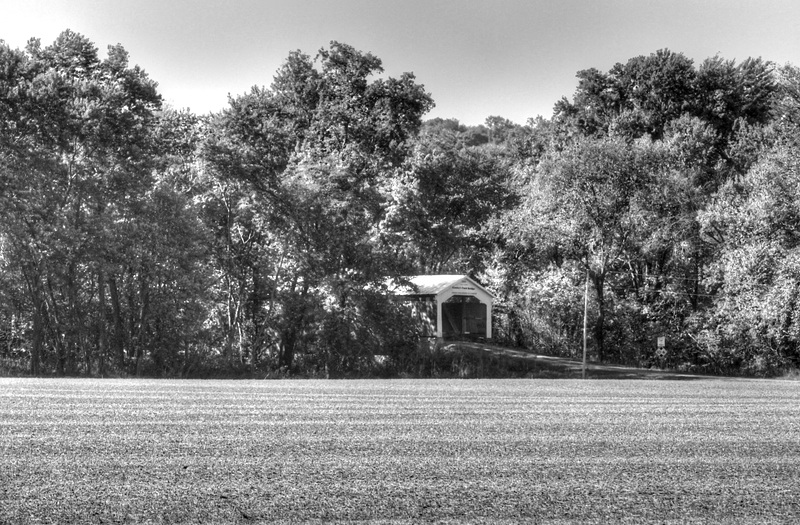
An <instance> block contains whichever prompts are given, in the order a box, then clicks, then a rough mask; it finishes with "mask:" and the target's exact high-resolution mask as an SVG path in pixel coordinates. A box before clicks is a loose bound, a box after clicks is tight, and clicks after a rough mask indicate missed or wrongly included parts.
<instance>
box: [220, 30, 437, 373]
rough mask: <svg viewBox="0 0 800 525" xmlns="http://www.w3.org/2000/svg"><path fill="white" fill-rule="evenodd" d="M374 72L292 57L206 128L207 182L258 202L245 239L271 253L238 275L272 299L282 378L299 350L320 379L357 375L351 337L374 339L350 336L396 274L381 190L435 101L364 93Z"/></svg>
mask: <svg viewBox="0 0 800 525" xmlns="http://www.w3.org/2000/svg"><path fill="white" fill-rule="evenodd" d="M381 71H382V65H381V61H380V60H379V59H378V58H377V57H375V56H373V55H371V54H369V53H361V52H359V51H357V50H355V49H354V48H352V47H351V46H348V45H345V44H341V43H338V42H332V43H331V46H330V48H329V49H323V50H320V52H319V53H318V55H317V57H316V60H313V61H312V60H311V58H310V57H309V56H308V55H305V54H303V53H300V52H295V53H292V54H290V56H289V58H288V59H287V61H286V63H285V64H284V65H283V66H282V67H281V68H280V69H279V71H278V73H277V74H276V76H275V79H274V81H273V84H272V86H271V88H270V89H269V90H267V89H253V90H252V91H251V92H250V93H249V94H247V95H244V96H241V97H238V98H235V99H232V100H231V102H230V107H229V108H228V109H226V110H225V111H224V112H223V113H222V114H221V115H219V116H218V117H217V118H216V119H215V121H214V122H213V123H212V130H211V134H210V139H209V140H208V141H207V142H206V145H205V159H206V162H207V164H208V166H209V168H210V169H211V170H213V173H214V176H215V177H216V178H217V179H218V180H219V181H221V182H222V183H223V184H226V185H227V184H229V181H243V182H245V183H246V184H247V186H248V187H249V188H251V189H252V190H254V191H255V192H256V193H255V199H253V200H251V201H249V204H248V206H253V207H255V208H256V209H255V211H253V212H252V213H251V212H247V213H248V214H249V215H250V216H252V217H258V220H257V221H254V222H253V224H252V225H253V229H252V230H251V233H252V234H254V235H256V237H254V238H256V239H263V240H265V241H267V240H268V245H265V244H263V243H261V244H260V246H261V247H262V248H261V249H260V250H259V252H260V255H259V257H256V258H248V259H247V260H237V261H236V264H235V266H239V265H240V264H246V265H249V266H250V271H249V272H241V270H240V271H239V274H240V275H244V274H252V275H254V276H255V275H256V274H255V273H253V272H254V271H256V270H257V274H258V275H259V278H260V279H262V286H263V289H265V290H270V292H269V297H270V299H269V304H270V305H271V306H270V311H271V312H272V313H271V314H270V316H269V317H268V319H269V321H268V324H269V326H270V329H271V330H272V331H273V333H274V335H275V342H274V346H275V347H276V348H277V354H278V358H277V365H278V366H280V367H284V368H287V369H288V368H291V367H292V366H293V364H294V360H295V356H296V355H297V354H298V352H299V351H301V350H303V351H312V352H313V355H315V356H316V357H315V359H317V361H316V362H317V364H318V365H319V366H321V367H327V369H328V370H329V371H331V370H332V369H348V368H357V367H359V366H361V365H360V364H359V363H361V357H359V358H355V357H353V356H351V357H352V358H348V359H345V358H344V354H343V352H344V351H345V349H347V348H355V346H353V343H354V338H355V336H354V335H353V334H357V333H365V332H364V331H365V330H366V331H367V332H369V331H370V330H372V329H374V328H375V326H374V325H370V324H369V323H367V325H364V326H362V328H357V327H358V326H361V323H362V322H366V321H368V319H369V318H368V317H367V316H365V315H364V314H363V312H365V311H366V310H365V309H366V308H367V305H368V304H374V301H373V300H372V299H371V298H372V297H373V296H374V294H373V293H372V292H370V291H369V290H370V289H371V287H378V288H379V287H380V285H381V283H382V282H383V279H384V278H385V277H387V276H389V275H393V274H396V273H397V272H398V271H399V270H398V269H399V268H400V267H402V261H398V260H397V259H396V258H393V257H391V253H390V251H389V247H388V246H387V245H386V243H385V242H384V241H383V240H382V238H381V235H380V233H379V228H378V226H379V224H380V223H381V221H382V220H383V214H384V200H385V197H384V195H385V194H386V192H385V191H384V190H383V188H385V187H386V186H387V185H389V184H390V181H391V177H392V174H393V173H394V172H395V170H396V169H398V168H399V166H401V164H402V162H403V159H404V158H405V156H406V154H407V150H408V145H409V140H410V139H411V138H413V137H414V136H415V135H416V133H417V132H418V130H419V128H420V126H421V122H422V121H421V117H422V115H423V114H424V113H425V112H426V111H427V110H428V109H429V108H430V107H431V105H432V101H431V99H430V96H429V95H428V94H427V93H425V91H424V89H423V88H422V86H420V85H418V84H416V83H415V81H414V77H413V75H411V74H403V75H402V76H401V77H400V78H399V79H395V78H388V79H378V80H374V81H370V78H369V77H370V76H372V75H374V74H375V73H379V72H381ZM229 230H230V229H229V228H228V231H229ZM226 235H227V234H226ZM226 271H229V270H226ZM255 295H259V294H255ZM386 307H390V305H386ZM263 310H264V307H263V305H262V306H257V307H254V310H253V311H254V312H256V311H258V312H263ZM259 315H260V314H259ZM254 319H255V318H254ZM261 319H262V320H263V322H265V323H266V322H267V318H266V317H262V318H261ZM357 346H358V347H359V348H365V347H364V346H361V345H357Z"/></svg>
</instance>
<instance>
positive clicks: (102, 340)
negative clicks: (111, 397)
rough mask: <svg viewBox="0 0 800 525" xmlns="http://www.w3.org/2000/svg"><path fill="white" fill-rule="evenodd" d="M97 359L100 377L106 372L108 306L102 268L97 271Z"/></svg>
mask: <svg viewBox="0 0 800 525" xmlns="http://www.w3.org/2000/svg"><path fill="white" fill-rule="evenodd" d="M97 310H98V311H97V317H98V318H99V320H98V323H97V359H98V373H99V374H100V377H103V376H105V374H106V356H107V355H108V337H107V334H108V330H106V324H107V317H108V313H107V312H108V308H107V307H106V278H105V273H104V272H103V270H102V269H99V270H98V271H97Z"/></svg>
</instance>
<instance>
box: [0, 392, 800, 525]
mask: <svg viewBox="0 0 800 525" xmlns="http://www.w3.org/2000/svg"><path fill="white" fill-rule="evenodd" d="M266 521H287V522H297V521H311V522H327V521H345V522H347V521H379V522H380V521H383V522H398V523H404V522H407V523H417V522H453V523H461V522H504V521H505V522H510V523H511V522H520V521H539V522H574V521H579V522H596V523H607V522H612V521H613V522H630V523H639V522H642V521H653V522H668V521H674V522H692V521H696V522H726V523H729V522H746V523H752V522H774V523H793V522H794V523H796V522H800V382H781V381H755V380H753V381H746V380H736V381H733V380H698V381H616V380H606V381H577V380H552V381H551V380H462V381H459V380H441V381H439V380H397V381H260V382H259V381H229V382H226V381H168V380H165V381H158V380H141V381H140V380H78V379H74V380H53V379H0V523H3V524H5V523H72V522H76V523H197V522H205V523H209V522H215V523H231V522H232V523H257V522H266Z"/></svg>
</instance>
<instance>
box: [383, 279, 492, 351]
mask: <svg viewBox="0 0 800 525" xmlns="http://www.w3.org/2000/svg"><path fill="white" fill-rule="evenodd" d="M405 280H406V281H407V282H408V283H410V286H409V285H393V286H392V287H391V288H392V290H393V293H394V294H395V295H397V296H400V297H402V298H404V299H405V300H407V301H409V302H410V303H411V304H412V308H413V309H414V314H415V316H416V317H417V318H418V319H419V321H420V323H421V324H422V327H423V333H424V335H426V336H429V337H437V338H442V339H491V337H492V300H493V297H492V295H491V294H490V293H489V292H488V291H487V290H486V288H484V287H483V286H481V285H480V284H478V283H477V282H475V281H474V280H472V279H470V278H469V277H467V276H466V275H415V276H412V277H407V278H406V279H405Z"/></svg>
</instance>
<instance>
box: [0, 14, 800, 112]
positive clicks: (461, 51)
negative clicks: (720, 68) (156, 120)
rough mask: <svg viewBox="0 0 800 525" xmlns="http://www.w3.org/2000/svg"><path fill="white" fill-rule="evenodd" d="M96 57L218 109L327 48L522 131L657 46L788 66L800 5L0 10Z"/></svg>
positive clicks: (796, 50) (797, 61) (798, 53)
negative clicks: (119, 52)
mask: <svg viewBox="0 0 800 525" xmlns="http://www.w3.org/2000/svg"><path fill="white" fill-rule="evenodd" d="M67 28H69V29H72V30H73V31H76V32H79V33H81V34H83V35H85V36H87V37H88V38H89V39H90V40H92V41H93V42H94V43H95V45H97V47H98V48H99V49H100V50H101V53H102V54H103V56H104V53H105V50H106V48H107V46H108V45H109V44H116V43H121V44H122V45H123V46H124V47H125V48H126V49H127V50H128V52H129V53H130V55H131V62H132V63H134V64H138V65H140V66H141V67H142V68H144V69H145V70H146V71H147V72H148V74H149V75H150V77H151V78H153V79H154V80H156V81H157V82H158V83H159V86H160V91H161V94H162V95H163V96H164V100H165V101H166V102H167V103H168V104H170V105H171V106H173V107H176V108H185V107H188V108H190V109H191V110H193V111H195V112H196V113H206V112H209V111H218V110H220V109H222V108H223V107H224V106H225V105H226V104H227V97H228V94H229V93H230V94H232V95H238V94H242V93H244V92H246V91H248V90H249V89H250V87H251V86H253V85H258V86H269V84H270V83H271V82H272V76H273V74H274V73H275V71H276V70H277V69H278V67H279V66H280V64H281V63H282V62H283V60H284V59H285V58H286V56H287V55H288V53H289V52H290V51H292V50H296V49H300V50H302V51H303V52H305V53H307V54H310V55H312V56H314V55H315V54H316V52H317V51H318V50H319V49H320V48H322V47H327V46H328V44H329V43H330V41H331V40H338V41H340V42H344V43H347V44H350V45H352V46H354V47H355V48H356V49H359V50H361V51H369V52H371V53H373V54H374V55H376V56H378V57H379V58H381V59H382V60H383V65H384V68H385V69H386V73H387V74H388V75H390V76H397V75H399V74H400V73H402V72H404V71H410V72H413V73H414V74H415V75H416V76H417V81H418V82H420V83H422V84H424V85H425V87H426V89H427V90H428V91H429V92H430V93H431V94H432V95H433V98H434V101H435V102H436V108H434V109H433V111H432V112H431V113H429V115H428V117H431V118H432V117H443V118H449V117H453V118H457V119H459V120H460V121H462V122H464V123H466V124H479V123H482V122H483V121H484V120H485V118H486V117H487V116H489V115H500V116H503V117H505V118H508V119H511V120H513V121H515V122H518V123H520V124H523V123H525V121H526V120H527V119H528V118H529V117H535V116H537V115H542V116H544V117H550V116H551V114H552V108H553V104H554V103H555V102H556V101H557V100H558V99H559V98H561V97H562V96H568V97H571V96H572V94H573V93H574V91H575V86H576V80H575V73H576V72H577V71H579V70H581V69H587V68H590V67H595V68H597V69H600V70H602V71H607V70H608V69H610V68H611V66H613V65H614V64H615V63H616V62H625V61H627V60H628V59H629V58H632V57H634V56H638V55H647V54H650V53H652V52H654V51H656V50H658V49H662V48H669V49H671V50H672V51H676V52H682V53H684V54H685V55H686V56H688V57H689V58H691V59H693V60H694V61H695V63H699V62H701V61H702V60H703V59H705V58H707V57H710V56H714V55H716V54H719V55H720V56H722V57H723V58H726V59H736V60H737V61H740V60H743V59H744V58H747V57H749V56H753V57H757V56H760V57H762V58H764V59H767V60H771V61H773V62H776V63H778V64H784V63H786V62H791V63H792V64H794V65H799V66H800V0H752V1H744V0H663V1H659V0H552V1H545V0H481V1H476V0H462V1H456V0H397V1H389V0H194V1H192V0H0V39H3V40H5V41H6V42H7V43H8V44H10V45H11V46H12V47H20V48H21V47H24V45H25V43H26V42H27V40H28V39H29V38H31V37H38V38H41V40H42V43H43V44H49V43H51V42H52V41H53V40H54V39H55V37H56V36H57V35H58V34H59V33H60V32H61V31H62V30H64V29H67Z"/></svg>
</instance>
